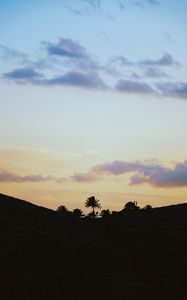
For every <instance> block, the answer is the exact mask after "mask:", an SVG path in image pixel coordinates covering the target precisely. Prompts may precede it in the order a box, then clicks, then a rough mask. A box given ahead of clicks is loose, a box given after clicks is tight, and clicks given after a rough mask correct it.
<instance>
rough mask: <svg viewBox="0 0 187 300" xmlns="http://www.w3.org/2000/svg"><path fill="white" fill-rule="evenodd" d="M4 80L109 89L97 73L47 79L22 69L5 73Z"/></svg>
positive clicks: (34, 72) (32, 70) (39, 74)
mask: <svg viewBox="0 0 187 300" xmlns="http://www.w3.org/2000/svg"><path fill="white" fill-rule="evenodd" d="M3 78H5V79H8V80H10V81H13V82H16V83H20V84H27V83H31V84H38V85H44V86H72V87H82V88H86V89H106V88H107V86H106V84H105V83H104V81H103V80H102V79H101V78H100V77H99V75H98V74H97V73H96V72H78V71H74V72H73V71H72V72H67V73H64V74H63V75H59V76H54V77H52V78H50V79H47V78H45V77H44V76H43V75H42V74H41V73H39V72H37V71H35V70H34V69H33V68H20V69H15V70H13V71H11V72H7V73H5V74H4V75H3Z"/></svg>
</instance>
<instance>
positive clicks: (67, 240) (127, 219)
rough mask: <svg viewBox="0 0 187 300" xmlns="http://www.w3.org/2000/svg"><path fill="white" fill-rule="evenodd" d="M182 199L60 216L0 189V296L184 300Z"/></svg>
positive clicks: (185, 209)
mask: <svg viewBox="0 0 187 300" xmlns="http://www.w3.org/2000/svg"><path fill="white" fill-rule="evenodd" d="M186 274H187V204H181V205H175V206H168V207H162V208H155V209H151V210H149V211H143V210H141V211H139V212H136V213H133V214H127V215H125V216H120V215H116V216H111V217H109V218H106V219H96V220H92V219H73V218H71V219H66V218H63V217H62V216H59V215H58V214H57V213H56V212H54V211H52V210H49V209H46V208H42V207H38V206H35V205H32V204H30V203H28V202H25V201H21V200H18V199H14V198H11V197H8V196H5V195H2V194H0V299H2V300H5V299H14V300H15V299H25V300H28V299H64V300H66V299H67V300H69V299H70V300H74V299H75V300H76V299H104V300H105V299H106V300H107V299H113V300H118V299H119V300H120V299H127V300H131V299H144V300H146V299H149V300H156V299H158V300H159V299H165V300H166V299H185V297H186V295H187V283H186V277H187V276H186Z"/></svg>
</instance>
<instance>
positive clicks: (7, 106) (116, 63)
mask: <svg viewBox="0 0 187 300" xmlns="http://www.w3.org/2000/svg"><path fill="white" fill-rule="evenodd" d="M186 14H187V2H186V1H185V0H180V1H178V0H119V1H117V0H110V1H109V0H100V1H99V0H32V1H29V0H6V1H5V0H2V1H0V65H1V68H0V120H1V126H0V138H1V139H0V140H1V142H0V192H1V193H5V194H8V195H12V196H15V197H19V198H21V199H25V200H28V201H31V202H33V203H35V204H38V205H42V206H46V207H49V208H52V209H56V208H57V207H58V206H59V205H65V206H66V207H67V208H69V209H73V208H76V207H78V208H81V209H84V202H85V200H86V198H87V197H89V196H92V195H95V196H96V198H98V199H100V202H101V205H102V208H103V209H106V208H109V209H110V210H120V209H122V208H123V206H124V204H125V203H126V202H128V201H138V204H139V205H140V206H141V207H143V206H144V205H146V204H150V205H152V206H153V207H158V206H166V205H172V204H178V203H184V202H187V157H186V149H187V135H186V128H187V35H186V29H187V19H186ZM85 211H86V212H87V209H86V210H85Z"/></svg>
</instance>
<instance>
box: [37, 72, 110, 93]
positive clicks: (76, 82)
mask: <svg viewBox="0 0 187 300" xmlns="http://www.w3.org/2000/svg"><path fill="white" fill-rule="evenodd" d="M43 83H44V84H46V85H59V86H76V87H84V88H92V89H106V88H107V86H106V84H105V83H104V81H103V80H102V79H101V78H100V77H99V76H98V74H97V73H83V72H67V73H66V74H64V75H62V76H57V77H55V78H53V79H49V80H45V81H44V82H43Z"/></svg>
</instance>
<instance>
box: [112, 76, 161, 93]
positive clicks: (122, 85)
mask: <svg viewBox="0 0 187 300" xmlns="http://www.w3.org/2000/svg"><path fill="white" fill-rule="evenodd" d="M116 90H117V91H119V92H123V93H131V94H144V95H147V94H156V91H155V90H154V89H153V88H152V87H151V86H150V85H149V84H148V83H145V82H139V81H132V80H124V79H121V80H119V81H118V83H117V85H116Z"/></svg>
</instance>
